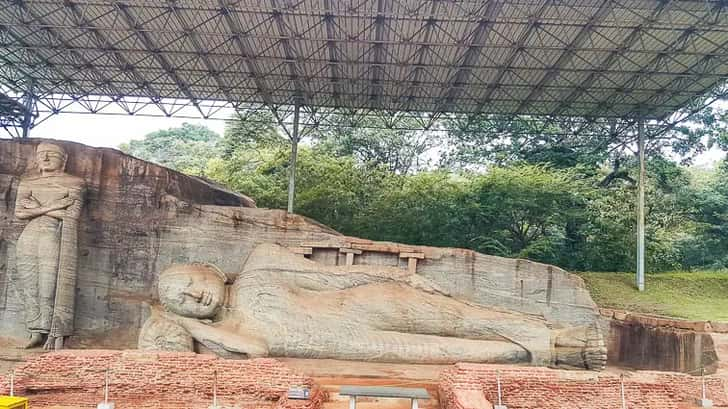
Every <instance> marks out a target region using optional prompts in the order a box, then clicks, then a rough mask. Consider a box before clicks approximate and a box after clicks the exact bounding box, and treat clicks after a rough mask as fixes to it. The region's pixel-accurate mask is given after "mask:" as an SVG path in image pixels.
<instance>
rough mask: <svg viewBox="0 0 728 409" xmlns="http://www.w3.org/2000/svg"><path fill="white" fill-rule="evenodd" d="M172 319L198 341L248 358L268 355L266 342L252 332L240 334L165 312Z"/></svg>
mask: <svg viewBox="0 0 728 409" xmlns="http://www.w3.org/2000/svg"><path fill="white" fill-rule="evenodd" d="M167 317H168V318H169V319H171V320H172V321H174V322H176V323H178V324H179V325H181V326H182V327H184V328H185V329H186V330H187V331H188V332H189V333H190V335H192V338H194V339H195V340H197V341H198V342H201V343H205V341H207V342H211V343H213V344H216V345H219V346H220V347H221V348H223V349H225V350H226V351H230V352H236V353H240V354H246V355H247V356H248V357H250V358H260V357H265V356H268V344H267V343H266V342H265V341H264V340H263V339H261V338H258V337H256V336H254V335H252V334H241V333H238V332H233V331H231V330H228V329H226V328H223V327H219V326H213V325H208V324H204V323H202V322H200V321H198V320H196V319H193V318H186V317H181V316H179V315H172V314H167Z"/></svg>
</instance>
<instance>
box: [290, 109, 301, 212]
mask: <svg viewBox="0 0 728 409" xmlns="http://www.w3.org/2000/svg"><path fill="white" fill-rule="evenodd" d="M300 111H301V105H300V104H298V103H296V106H295V107H294V109H293V133H292V134H291V163H290V169H289V174H288V213H293V198H294V196H295V194H296V160H297V159H298V140H299V136H298V125H299V116H300Z"/></svg>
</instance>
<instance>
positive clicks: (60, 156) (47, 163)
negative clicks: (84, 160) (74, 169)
mask: <svg viewBox="0 0 728 409" xmlns="http://www.w3.org/2000/svg"><path fill="white" fill-rule="evenodd" d="M35 159H36V161H37V162H38V168H39V169H40V171H41V172H43V173H53V172H63V170H64V169H65V168H66V160H67V159H68V155H67V154H66V151H65V150H64V149H63V148H62V147H60V146H58V145H55V144H52V143H46V142H42V143H39V144H38V147H37V148H36V150H35Z"/></svg>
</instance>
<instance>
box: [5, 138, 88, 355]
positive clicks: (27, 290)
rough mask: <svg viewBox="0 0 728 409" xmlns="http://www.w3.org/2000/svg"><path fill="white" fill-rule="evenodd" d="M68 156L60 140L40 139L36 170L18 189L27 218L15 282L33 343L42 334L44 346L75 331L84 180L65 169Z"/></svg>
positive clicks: (19, 210) (20, 214)
mask: <svg viewBox="0 0 728 409" xmlns="http://www.w3.org/2000/svg"><path fill="white" fill-rule="evenodd" d="M67 159H68V155H66V152H65V151H64V150H63V148H61V147H60V146H58V145H54V144H49V143H41V144H39V145H38V146H37V148H36V163H37V172H38V173H37V174H35V175H31V176H28V177H25V178H23V179H21V181H20V184H19V186H18V192H17V195H16V203H15V216H16V217H17V218H18V219H21V220H27V221H28V223H27V225H25V227H24V228H23V232H22V233H21V234H20V237H19V238H18V241H17V245H16V260H17V275H16V277H15V283H16V288H17V290H18V294H19V296H20V298H21V300H22V301H23V302H24V307H25V323H26V327H27V329H28V331H30V332H31V334H32V337H31V341H30V343H29V344H28V346H29V347H36V346H39V345H40V344H41V342H42V341H43V338H42V337H43V335H45V336H46V337H47V342H46V348H52V347H56V348H57V347H61V346H62V340H63V337H67V336H70V335H72V334H73V317H74V314H73V312H74V304H75V289H76V266H77V261H78V221H79V217H80V215H81V207H82V206H83V200H84V181H83V179H81V178H78V177H75V176H72V175H69V174H67V173H65V172H64V169H65V167H66V161H67ZM55 340H58V341H59V342H58V343H56V342H54V341H55Z"/></svg>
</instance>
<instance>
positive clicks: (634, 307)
mask: <svg viewBox="0 0 728 409" xmlns="http://www.w3.org/2000/svg"><path fill="white" fill-rule="evenodd" d="M577 274H578V275H580V276H581V277H582V278H584V281H586V284H587V286H588V287H589V291H591V295H592V298H594V301H595V302H596V303H597V304H598V305H599V306H600V307H604V308H615V309H622V310H628V311H634V312H642V313H648V314H659V315H666V316H670V317H678V318H687V319H692V320H705V321H723V322H728V271H720V272H695V273H683V272H679V273H660V274H648V275H647V277H645V292H643V293H640V292H638V291H637V289H636V288H635V285H634V280H635V275H634V273H577Z"/></svg>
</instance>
